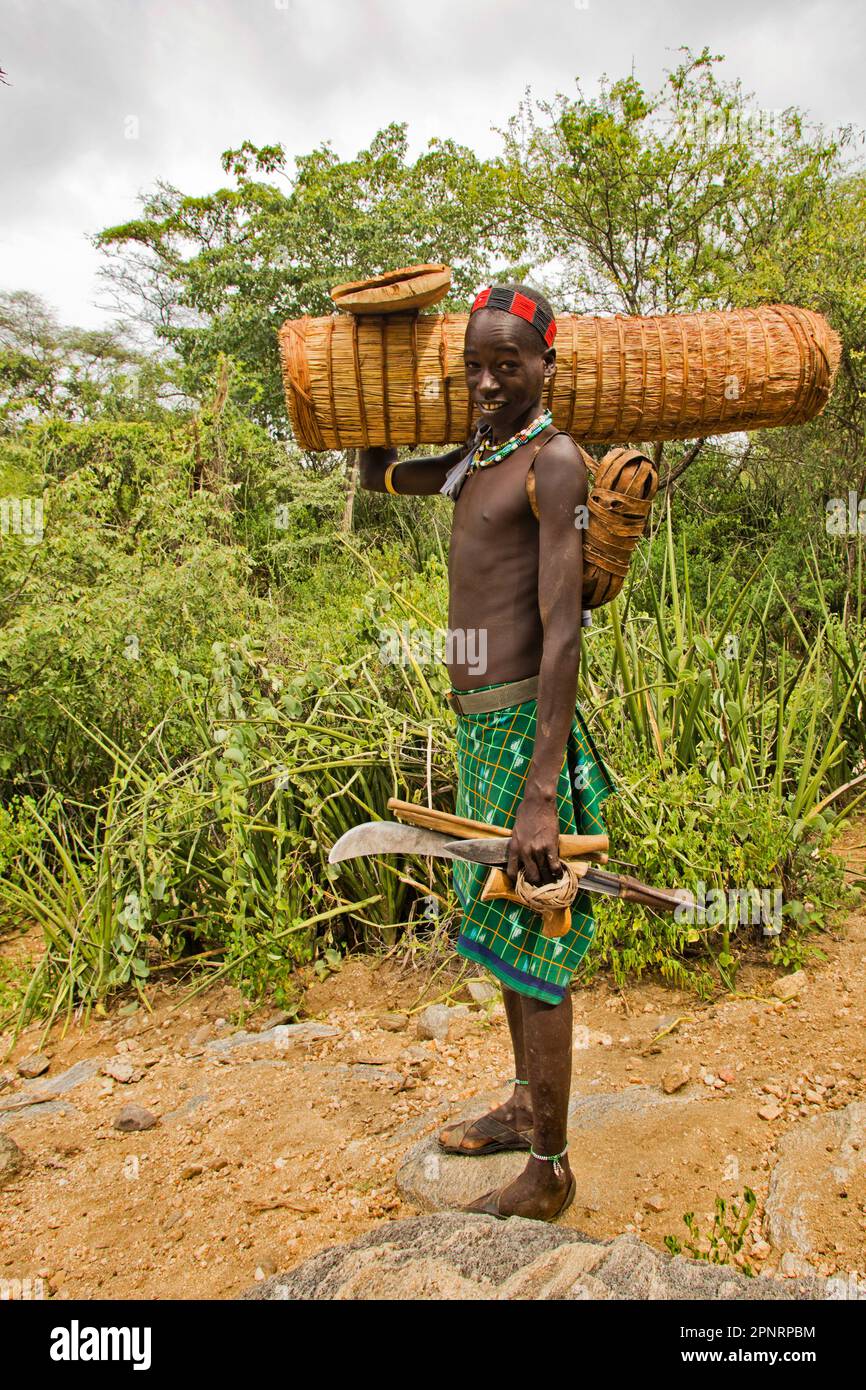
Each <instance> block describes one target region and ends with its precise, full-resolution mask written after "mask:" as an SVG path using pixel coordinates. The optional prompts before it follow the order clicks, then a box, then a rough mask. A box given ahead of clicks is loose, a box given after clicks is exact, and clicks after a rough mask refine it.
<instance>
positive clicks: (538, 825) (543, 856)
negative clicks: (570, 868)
mask: <svg viewBox="0 0 866 1390" xmlns="http://www.w3.org/2000/svg"><path fill="white" fill-rule="evenodd" d="M520 868H522V869H523V872H524V875H525V877H526V881H527V882H528V883H531V884H533V886H535V887H537V886H538V885H539V884H541V883H552V882H554V880H555V879H557V878H559V876H560V874H561V873H562V865H561V863H560V860H559V816H558V814H557V810H556V797H554V796H550V797H547V796H542V795H541V793H539V792H534V791H533V790H531V789H530V790H528V791H527V793H526V795H525V796H524V798H523V800H522V801H521V803H520V805H519V807H518V808H517V815H516V816H515V818H514V828H513V830H512V832H511V840H510V841H509V847H508V864H507V868H506V872H507V874H508V877H509V878H510V879H511V881H512V883H515V882H516V881H517V871H518V869H520Z"/></svg>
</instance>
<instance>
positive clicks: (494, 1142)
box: [438, 1115, 532, 1158]
mask: <svg viewBox="0 0 866 1390" xmlns="http://www.w3.org/2000/svg"><path fill="white" fill-rule="evenodd" d="M458 1123H460V1122H459V1121H458ZM462 1123H463V1132H462V1134H461V1136H460V1138H461V1140H463V1139H465V1138H466V1136H467V1134H468V1133H469V1130H470V1129H474V1130H475V1131H476V1133H478V1134H482V1135H484V1136H485V1137H486V1139H487V1143H486V1144H482V1145H481V1146H480V1148H477V1149H464V1148H462V1147H461V1145H460V1144H444V1143H443V1142H442V1140H441V1139H440V1140H439V1141H438V1143H439V1148H440V1149H441V1151H442V1153H446V1154H462V1155H463V1157H464V1158H475V1157H476V1156H477V1157H484V1156H485V1155H487V1154H499V1153H510V1152H512V1151H513V1150H518V1149H519V1150H523V1151H524V1152H525V1151H526V1150H528V1149H530V1148H531V1147H532V1138H531V1135H532V1130H531V1129H528V1130H525V1131H523V1130H519V1129H514V1128H512V1126H511V1125H507V1124H505V1122H504V1121H503V1120H497V1119H496V1118H495V1117H494V1116H493V1115H481V1116H480V1117H479V1118H478V1119H477V1120H464V1121H463V1122H462ZM454 1128H455V1129H456V1128H457V1126H456V1125H455V1126H454Z"/></svg>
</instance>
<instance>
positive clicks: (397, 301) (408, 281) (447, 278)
mask: <svg viewBox="0 0 866 1390" xmlns="http://www.w3.org/2000/svg"><path fill="white" fill-rule="evenodd" d="M450 288H451V267H450V265H407V266H404V267H403V268H402V269H401V270H389V271H387V272H386V273H385V274H384V275H376V276H374V277H373V279H372V280H354V281H353V282H352V283H351V284H348V285H335V286H334V288H333V289H332V290H331V298H332V299H333V301H334V303H335V304H336V306H337V308H338V309H344V310H345V311H346V312H347V313H349V314H407V313H411V312H412V310H414V309H426V308H427V307H428V306H429V305H430V304H438V303H439V300H440V299H444V298H445V295H446V294H447V293H448V291H449V289H450Z"/></svg>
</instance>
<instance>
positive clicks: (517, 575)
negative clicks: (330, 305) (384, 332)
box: [360, 285, 612, 1221]
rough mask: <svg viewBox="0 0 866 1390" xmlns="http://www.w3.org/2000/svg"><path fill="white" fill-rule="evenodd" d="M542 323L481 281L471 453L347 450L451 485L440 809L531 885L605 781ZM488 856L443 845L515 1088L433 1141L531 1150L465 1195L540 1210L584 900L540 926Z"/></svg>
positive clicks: (582, 821) (554, 872)
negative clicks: (483, 830) (550, 927)
mask: <svg viewBox="0 0 866 1390" xmlns="http://www.w3.org/2000/svg"><path fill="white" fill-rule="evenodd" d="M555 334H556V323H555V320H554V316H553V311H552V309H551V307H550V305H549V303H548V302H547V300H546V299H545V298H544V297H543V296H542V295H540V294H538V293H537V292H536V291H534V290H532V289H529V288H527V287H526V286H523V285H517V286H515V285H503V286H494V287H490V288H489V289H487V290H483V291H482V292H481V294H479V295H478V296H477V298H476V300H475V303H474V304H473V307H472V312H471V314H470V318H469V323H468V325H467V330H466V338H465V346H464V365H465V370H466V381H467V386H468V389H469V392H470V396H471V399H472V401H473V403H474V404H475V406H476V407H477V409H478V412H479V416H480V423H479V432H478V433H477V434H476V437H475V439H474V440H473V443H472V447H471V449H470V452H469V454H467V453H466V447H465V446H464V447H463V448H461V449H456V450H453V451H451V452H450V453H447V454H444V455H441V456H439V457H436V458H428V459H417V460H409V461H406V462H402V463H397V462H396V453H395V452H394V451H393V450H385V449H368V450H364V451H362V453H361V459H360V477H361V484H362V486H363V487H366V488H371V489H373V490H375V491H379V492H382V491H388V492H392V493H395V494H397V495H404V494H411V495H414V496H425V495H426V496H429V495H432V494H434V493H438V492H446V493H447V495H449V496H451V497H452V498H454V499H455V511H454V524H453V528H452V533H451V546H450V556H449V617H448V626H449V631H450V632H451V633H452V634H455V633H460V632H461V631H462V632H463V633H468V632H470V631H474V632H479V631H480V632H482V633H483V634H484V638H485V640H486V658H487V669H486V670H484V671H479V667H478V662H477V660H472V661H471V662H469V661H467V660H461V652H466V651H467V650H469V649H470V647H471V646H472V644H469V643H466V642H463V643H459V642H452V643H451V644H450V647H451V655H452V660H451V661H450V662H449V664H448V673H449V676H450V679H451V684H452V691H451V695H450V697H449V698H450V699H451V701H452V704H453V706H454V708H455V710H456V712H457V751H458V771H459V777H458V791H457V804H456V808H455V809H456V811H457V813H458V814H459V815H465V816H469V817H470V818H472V819H481V820H486V821H487V822H488V823H489V824H497V825H505V826H508V827H511V828H512V835H511V840H510V845H509V857H508V865H507V872H508V875H509V877H510V878H511V879H512V880H516V878H517V873H518V869H519V868H521V867H522V869H523V871H524V875H525V879H526V881H527V882H528V883H530V884H533V885H539V884H542V883H545V882H551V881H552V880H554V879H556V878H558V877H559V876H560V872H561V870H560V862H559V858H558V845H559V834H560V832H561V831H562V832H577V833H581V834H584V833H599V832H600V831H602V830H603V828H604V827H603V825H602V822H601V814H600V807H601V802H602V799H603V797H604V796H605V795H606V794H607V793H608V792H609V791H610V790H611V789H612V788H611V786H610V782H609V780H608V779H607V776H606V773H605V770H604V767H603V764H602V762H601V759H600V758H599V757H598V755H597V753H596V751H595V749H594V747H593V744H592V740H591V739H590V737H589V734H588V731H587V730H586V728H585V725H584V724H583V720H582V718H581V717H580V715H579V712H578V711H577V708H576V695H577V677H578V667H579V662H580V630H581V617H582V602H581V596H582V585H583V555H582V529H583V528H582V526H581V524H580V519H581V517H582V516H585V514H586V513H585V507H586V501H587V476H586V469H585V466H584V463H583V457H582V455H581V451H580V450H579V449H578V447H577V445H576V444H575V443H574V441H573V440H572V439H571V438H570V437H569V436H568V435H566V434H563V433H560V432H558V431H556V430H554V429H553V427H552V424H551V417H550V413H549V411H545V410H544V408H543V394H544V390H545V387H546V385H547V383H548V382H549V381H550V380H551V378H552V377H553V374H554V372H555V371H556V351H555V348H554V347H553V340H554V337H555ZM464 455H466V457H464ZM536 460H537V466H536ZM530 470H532V473H533V477H534V501H535V510H534V509H533V507H532V505H531V504H530V497H529V490H528V486H527V484H528V477H529V473H530ZM530 487H531V482H530ZM536 511H537V514H538V519H536ZM512 687H513V688H512ZM486 872H487V871H486V869H484V868H483V867H482V866H478V865H471V864H467V863H465V862H462V861H455V864H454V882H455V888H456V891H457V895H458V898H459V900H460V903H461V906H462V908H463V912H464V918H463V926H462V929H461V932H460V937H459V940H458V944H457V949H458V951H459V952H460V953H461V954H462V955H464V956H466V957H468V958H469V959H471V960H474V961H477V962H478V963H479V964H482V965H485V966H486V967H487V968H488V969H489V970H490V971H491V972H492V973H493V974H494V975H495V976H496V977H497V978H498V979H499V980H500V982H501V984H502V988H503V999H504V1002H505V1009H506V1014H507V1018H508V1025H509V1029H510V1032H511V1040H512V1044H513V1048H514V1061H515V1082H514V1088H513V1092H512V1094H511V1096H510V1097H509V1099H508V1100H507V1101H506V1102H505V1104H504V1105H501V1106H498V1107H497V1108H495V1109H494V1110H492V1111H491V1112H489V1114H487V1115H483V1116H481V1117H479V1119H477V1120H475V1121H474V1122H472V1123H470V1124H465V1125H458V1126H451V1127H449V1128H448V1129H446V1130H445V1131H443V1133H442V1134H441V1135H440V1144H441V1146H442V1148H443V1149H444V1150H445V1151H446V1152H448V1153H461V1154H472V1155H480V1154H485V1153H494V1152H500V1151H502V1150H504V1149H523V1150H528V1151H529V1159H528V1161H527V1165H526V1168H525V1169H524V1171H523V1172H522V1173H521V1174H520V1176H519V1177H518V1178H517V1179H516V1181H514V1182H512V1183H510V1184H508V1185H507V1186H506V1187H504V1188H502V1189H500V1190H498V1191H496V1192H491V1193H485V1194H484V1195H483V1196H482V1197H480V1198H479V1199H478V1201H477V1202H474V1203H472V1205H471V1206H470V1207H469V1208H468V1210H472V1211H484V1212H489V1213H491V1214H493V1215H496V1216H503V1217H505V1216H511V1215H519V1216H525V1217H533V1218H535V1219H537V1220H548V1221H549V1220H554V1219H555V1218H556V1217H557V1216H559V1215H561V1213H562V1212H563V1211H565V1209H566V1208H567V1207H568V1206H569V1204H570V1203H571V1201H572V1200H573V1198H574V1192H575V1184H574V1180H573V1178H572V1174H571V1170H570V1168H569V1164H568V1158H567V1154H566V1122H567V1112H568V1096H569V1089H570V1084H571V1047H572V1011H571V995H570V991H569V981H570V978H571V975H572V974H573V972H574V969H575V968H576V966H577V965H578V963H579V962H580V960H581V959H582V957H583V954H584V952H585V951H586V948H587V946H588V945H589V942H590V940H591V937H592V932H593V921H592V913H591V907H590V904H589V901H588V898H587V896H586V895H585V894H580V895H578V897H577V898H576V900H575V902H574V904H573V907H572V926H571V928H570V930H569V932H568V933H567V935H565V936H563V937H561V938H559V939H548V938H545V937H544V936H542V932H541V926H542V919H541V917H540V915H539V914H537V913H535V912H533V911H532V910H531V909H529V908H528V907H525V906H523V905H522V904H521V905H517V904H511V903H507V902H504V901H503V900H501V899H497V900H496V901H494V902H491V903H483V902H482V901H481V900H480V892H481V888H482V886H483V882H484V878H485V877H486ZM530 1136H531V1141H530Z"/></svg>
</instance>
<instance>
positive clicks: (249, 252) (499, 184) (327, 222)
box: [95, 124, 521, 434]
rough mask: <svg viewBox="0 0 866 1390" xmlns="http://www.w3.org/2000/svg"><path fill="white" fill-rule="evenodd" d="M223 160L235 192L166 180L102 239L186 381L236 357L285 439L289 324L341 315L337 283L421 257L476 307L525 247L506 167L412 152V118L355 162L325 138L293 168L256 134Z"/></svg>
mask: <svg viewBox="0 0 866 1390" xmlns="http://www.w3.org/2000/svg"><path fill="white" fill-rule="evenodd" d="M222 165H223V169H224V170H225V172H226V173H228V174H231V175H232V176H233V178H234V180H235V186H234V187H231V188H220V189H218V190H217V191H216V192H214V193H212V194H208V195H207V196H205V197H201V198H193V197H189V196H187V195H185V194H183V193H181V192H180V191H179V190H178V189H176V188H173V187H171V186H170V185H168V184H159V185H158V186H157V189H156V190H155V192H153V193H151V194H150V195H148V197H146V198H145V200H144V203H143V208H142V215H141V217H140V218H139V219H137V220H135V221H133V222H128V223H126V224H124V225H123V226H118V227H111V228H108V229H106V230H105V231H103V232H102V233H101V234H100V235H99V236H98V237H97V238H96V239H95V240H96V244H97V245H98V246H99V247H101V248H102V249H104V250H105V252H106V253H107V255H108V257H109V260H108V263H107V266H106V275H107V277H108V279H109V281H110V283H111V284H112V286H113V287H114V290H115V292H116V294H117V295H118V297H119V302H120V303H122V304H123V305H124V306H125V307H127V308H129V307H130V306H131V305H134V306H135V310H136V312H137V313H138V314H139V315H142V316H144V317H145V318H146V319H147V321H148V322H149V323H150V324H151V326H152V327H153V328H154V330H155V331H156V333H157V334H158V335H159V336H160V337H161V338H163V339H164V340H165V341H167V342H169V343H170V344H171V345H172V346H173V347H174V348H175V349H176V351H177V352H178V354H179V356H180V358H181V360H182V362H183V380H184V383H185V385H186V387H187V389H188V390H189V391H190V392H191V393H193V394H195V393H196V392H197V391H198V390H200V389H201V384H202V383H203V382H205V381H208V380H210V379H211V377H212V375H213V370H214V366H215V363H216V361H217V358H218V356H219V354H220V353H224V354H226V355H227V356H228V357H230V358H231V359H232V361H233V366H234V371H233V388H232V389H233V393H234V396H235V399H236V400H237V401H238V403H239V404H241V405H242V406H243V407H244V408H245V409H246V410H247V411H248V412H249V414H251V415H252V416H253V418H255V419H256V420H258V421H259V422H260V423H263V424H265V425H266V426H267V427H268V428H269V429H271V430H272V431H273V432H275V433H277V434H285V433H286V432H287V430H288V423H287V420H286V415H285V405H284V401H283V392H282V385H281V382H280V376H279V364H278V360H277V350H276V333H277V329H278V328H279V327H280V325H281V324H282V323H283V321H284V320H285V319H287V318H295V317H299V316H300V315H302V314H327V313H331V312H333V308H334V306H333V302H332V300H331V298H330V293H329V292H330V289H331V287H332V285H335V284H338V283H340V282H344V281H347V280H356V279H362V278H364V277H366V276H369V275H375V274H379V273H381V272H382V271H384V270H390V269H393V268H395V267H397V266H400V265H409V264H412V263H413V262H420V261H444V262H447V263H448V264H449V265H451V266H452V267H453V269H454V285H453V293H452V298H451V303H452V304H458V303H465V300H466V298H467V296H468V295H469V294H470V293H471V292H472V291H473V290H474V289H475V288H477V285H478V283H479V280H480V279H481V278H482V276H483V275H484V274H485V273H487V272H488V270H489V267H490V263H491V261H492V260H493V259H495V258H496V257H497V256H499V257H505V258H506V259H508V258H513V257H515V256H517V255H519V253H520V249H521V246H520V237H519V232H518V231H517V228H516V224H515V222H514V220H513V219H512V220H511V222H510V223H508V224H506V220H505V219H504V217H503V212H502V199H503V195H504V189H505V173H504V169H503V168H502V166H501V164H500V163H499V162H497V161H495V160H494V161H483V160H479V159H478V158H477V157H476V156H475V155H474V154H473V153H472V152H471V151H470V150H467V149H465V148H463V147H461V146H458V145H456V144H454V143H453V142H452V141H439V140H434V141H432V142H431V144H430V146H429V147H428V149H427V150H426V151H425V152H424V153H423V154H421V155H420V156H419V157H418V158H417V159H416V160H414V161H412V160H410V159H409V156H408V141H407V135H406V126H405V125H404V124H393V125H390V126H388V127H387V128H386V129H385V130H382V131H380V132H379V133H378V134H377V135H376V137H375V138H374V140H373V141H372V142H371V144H370V147H369V148H368V149H366V150H362V151H360V153H359V154H358V155H356V156H355V158H354V159H350V160H346V161H343V160H340V159H339V158H338V157H337V155H336V154H335V153H334V151H333V150H332V149H331V148H330V146H328V145H323V146H321V147H320V148H318V149H315V150H313V152H312V153H311V154H308V155H302V156H300V157H298V158H297V159H296V160H295V168H294V172H293V173H292V174H289V173H288V172H287V168H286V155H285V152H284V150H283V148H282V146H280V145H273V146H264V147H261V148H256V147H255V146H253V145H251V144H250V143H249V142H246V143H245V144H244V145H242V146H241V148H240V149H238V150H229V151H227V152H226V153H225V154H224V155H223V156H222ZM277 181H282V182H283V183H284V184H285V185H286V186H285V188H283V187H279V186H278V183H277ZM510 269H511V262H510V260H509V273H510Z"/></svg>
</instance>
